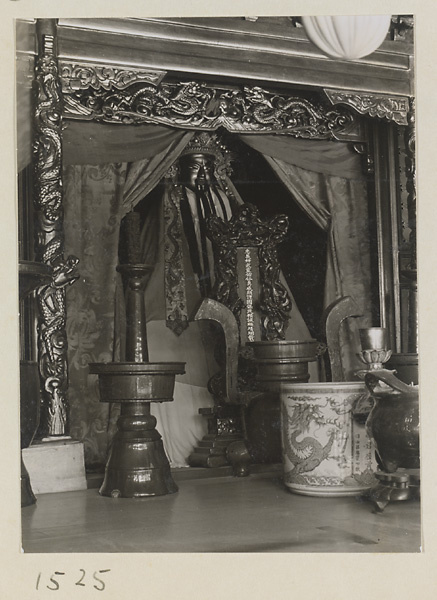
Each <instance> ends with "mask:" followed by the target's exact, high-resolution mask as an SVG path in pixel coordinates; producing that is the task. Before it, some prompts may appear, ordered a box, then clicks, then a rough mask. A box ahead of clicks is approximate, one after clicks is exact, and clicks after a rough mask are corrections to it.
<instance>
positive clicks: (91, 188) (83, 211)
mask: <svg viewBox="0 0 437 600" xmlns="http://www.w3.org/2000/svg"><path fill="white" fill-rule="evenodd" d="M125 179H126V163H110V164H106V165H98V166H89V165H83V166H81V165H76V166H73V165H70V166H67V167H66V168H65V169H64V210H65V219H64V229H65V250H66V253H67V254H74V255H75V256H78V257H79V258H80V263H79V267H80V271H79V272H80V279H78V280H77V281H76V282H75V284H74V285H72V286H70V287H69V288H68V290H67V326H66V329H67V339H68V366H69V390H68V398H69V404H70V432H71V435H72V436H73V438H74V439H77V440H81V441H83V443H84V448H85V459H86V464H87V468H88V469H92V468H93V466H94V465H99V464H104V463H105V461H106V457H107V451H108V431H109V428H111V426H113V423H111V422H110V419H109V409H108V407H109V405H107V404H104V403H101V402H99V396H98V390H97V379H96V376H89V375H88V364H89V363H90V362H103V361H112V360H113V356H114V355H116V353H117V349H116V348H115V347H114V292H115V281H116V271H115V267H116V264H117V247H118V235H119V229H120V220H121V209H122V206H123V188H124V183H125Z"/></svg>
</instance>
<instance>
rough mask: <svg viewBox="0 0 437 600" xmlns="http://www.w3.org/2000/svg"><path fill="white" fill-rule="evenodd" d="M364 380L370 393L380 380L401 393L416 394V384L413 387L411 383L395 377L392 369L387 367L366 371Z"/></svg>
mask: <svg viewBox="0 0 437 600" xmlns="http://www.w3.org/2000/svg"><path fill="white" fill-rule="evenodd" d="M364 381H365V383H366V386H367V389H368V390H369V392H370V393H371V394H372V393H373V392H374V390H375V388H376V386H377V385H378V383H379V382H380V381H382V382H383V383H385V384H386V385H388V386H389V387H391V388H392V390H394V391H396V392H401V393H402V394H408V395H409V396H411V395H416V394H417V391H418V389H417V386H414V387H413V386H411V385H407V384H406V383H404V382H403V381H401V380H400V379H398V378H397V377H396V375H395V374H394V371H389V370H388V369H376V370H374V371H369V372H368V373H366V375H365V377H364ZM392 390H390V391H392Z"/></svg>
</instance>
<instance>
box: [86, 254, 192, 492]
mask: <svg viewBox="0 0 437 600" xmlns="http://www.w3.org/2000/svg"><path fill="white" fill-rule="evenodd" d="M118 270H119V271H121V272H122V273H123V275H124V277H125V280H126V288H127V291H126V359H127V361H126V362H113V363H106V364H98V363H94V364H91V365H90V373H94V374H97V375H98V376H99V390H100V400H101V402H114V403H117V404H121V413H120V416H119V418H118V421H117V433H116V434H115V436H114V439H113V442H112V446H111V450H110V454H109V457H108V461H107V464H106V470H105V478H104V481H103V485H102V487H101V488H100V494H101V495H102V496H110V497H112V498H141V497H147V496H162V495H164V494H172V493H174V492H177V490H178V488H177V486H176V484H175V482H174V481H173V479H172V476H171V472H170V464H169V462H168V459H167V456H166V454H165V450H164V446H163V443H162V439H161V435H160V434H159V433H158V431H157V430H156V428H155V427H156V419H155V417H154V416H152V415H151V414H150V403H151V402H171V401H172V400H173V392H174V384H175V376H176V374H183V373H184V372H185V369H184V367H185V364H184V363H174V362H168V363H153V362H149V356H148V349H147V332H146V315H145V308H144V289H145V286H146V284H147V281H148V279H149V277H150V274H151V272H152V270H153V267H151V266H148V265H142V264H132V265H122V266H120V267H118Z"/></svg>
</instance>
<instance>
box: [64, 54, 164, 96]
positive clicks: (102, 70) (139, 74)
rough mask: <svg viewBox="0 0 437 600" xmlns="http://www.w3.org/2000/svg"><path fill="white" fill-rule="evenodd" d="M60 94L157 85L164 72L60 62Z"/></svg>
mask: <svg viewBox="0 0 437 600" xmlns="http://www.w3.org/2000/svg"><path fill="white" fill-rule="evenodd" d="M59 66H60V73H61V83H62V92H63V93H70V92H74V91H77V90H86V89H88V88H92V89H94V90H100V89H104V90H113V89H115V90H124V89H125V88H127V87H129V86H130V85H132V84H133V83H137V82H141V83H149V84H152V85H158V83H160V82H161V80H162V79H163V77H164V75H165V71H146V70H144V69H134V68H132V67H130V68H128V69H126V68H121V67H112V66H105V65H95V64H77V63H72V62H68V61H65V60H64V61H60V63H59Z"/></svg>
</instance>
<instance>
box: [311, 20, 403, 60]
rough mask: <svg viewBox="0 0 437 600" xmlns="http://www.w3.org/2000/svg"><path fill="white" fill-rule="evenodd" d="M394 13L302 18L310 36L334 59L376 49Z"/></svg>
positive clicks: (352, 57) (385, 33) (365, 53)
mask: <svg viewBox="0 0 437 600" xmlns="http://www.w3.org/2000/svg"><path fill="white" fill-rule="evenodd" d="M390 21H391V15H367V16H336V17H302V24H303V26H304V28H305V32H306V34H307V36H308V38H309V39H310V40H311V41H312V42H313V44H315V45H316V46H317V47H318V48H319V49H320V50H322V52H324V53H325V54H327V55H328V56H331V57H332V58H342V59H345V60H354V59H357V58H362V57H363V56H368V55H369V54H372V52H375V50H377V49H378V48H379V46H380V45H381V44H382V42H383V41H384V39H385V36H386V35H387V32H388V29H389V27H390Z"/></svg>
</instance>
